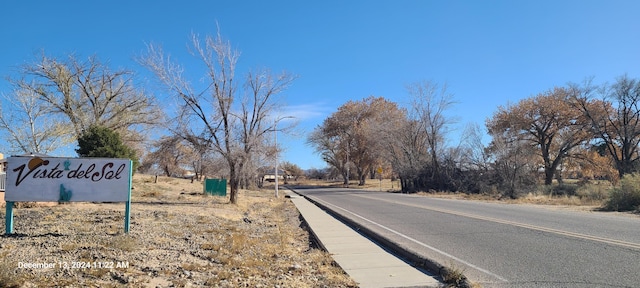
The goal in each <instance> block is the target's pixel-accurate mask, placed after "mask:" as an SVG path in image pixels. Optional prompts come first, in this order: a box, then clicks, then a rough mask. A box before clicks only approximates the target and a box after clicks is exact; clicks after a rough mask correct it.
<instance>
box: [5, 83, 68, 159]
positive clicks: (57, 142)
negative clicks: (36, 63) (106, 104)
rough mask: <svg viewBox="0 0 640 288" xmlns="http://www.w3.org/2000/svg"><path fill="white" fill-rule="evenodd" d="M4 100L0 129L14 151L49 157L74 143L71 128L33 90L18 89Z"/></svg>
mask: <svg viewBox="0 0 640 288" xmlns="http://www.w3.org/2000/svg"><path fill="white" fill-rule="evenodd" d="M3 98H4V99H3V100H4V101H3V105H2V106H1V107H0V130H4V131H5V132H6V133H7V137H5V140H7V141H8V142H9V144H10V145H11V149H12V150H13V151H14V152H22V153H42V154H48V153H51V152H53V151H55V150H56V149H58V148H61V147H63V146H65V145H67V144H69V143H70V142H71V140H72V138H71V137H70V134H71V133H69V132H71V131H70V130H69V129H68V126H65V125H64V124H63V123H62V121H61V120H60V119H59V118H58V117H55V116H54V115H51V110H50V109H49V107H48V106H46V105H44V103H42V102H40V101H38V95H37V94H35V93H33V91H30V90H25V89H20V88H18V89H16V90H14V91H13V92H12V93H11V94H9V95H3Z"/></svg>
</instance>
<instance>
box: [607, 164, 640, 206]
mask: <svg viewBox="0 0 640 288" xmlns="http://www.w3.org/2000/svg"><path fill="white" fill-rule="evenodd" d="M604 208H605V209H606V210H610V211H633V210H640V174H637V173H634V174H629V175H625V176H624V177H622V179H621V180H620V186H617V187H615V188H613V189H612V190H611V193H610V194H609V199H608V200H607V202H606V203H605V207H604Z"/></svg>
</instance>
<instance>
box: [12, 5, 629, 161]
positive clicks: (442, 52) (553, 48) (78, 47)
mask: <svg viewBox="0 0 640 288" xmlns="http://www.w3.org/2000/svg"><path fill="white" fill-rule="evenodd" d="M637 11H640V1H632V0H628V1H623V0H612V1H604V0H603V1H589V0H580V1H562V0H560V1H525V0H523V1H475V0H474V1H444V0H442V1H403V0H400V1H179V2H178V1H121V0H117V1H15V0H12V1H2V2H1V3H0V47H1V50H0V52H2V53H0V76H2V77H3V78H2V79H0V93H8V92H10V90H9V87H8V85H7V83H6V81H4V80H3V79H4V77H5V76H8V75H15V74H13V73H15V67H16V66H18V65H21V64H23V63H27V62H31V61H33V59H34V55H35V54H36V53H38V52H39V51H41V50H44V51H45V53H46V54H48V55H51V56H56V57H65V55H68V54H70V53H75V54H76V55H79V56H82V57H86V56H91V55H97V56H98V57H99V58H100V59H101V60H103V61H108V62H109V63H110V66H111V67H113V68H127V69H131V70H134V71H137V72H139V73H140V76H141V77H144V75H145V72H146V71H145V70H144V69H143V68H142V67H140V66H139V65H138V64H137V63H136V62H135V61H134V58H135V57H136V56H137V55H140V54H141V53H143V52H144V50H145V43H151V42H153V43H158V44H161V45H163V47H164V50H165V51H166V52H169V53H171V55H172V57H174V58H175V59H176V60H177V61H179V62H180V63H182V64H184V65H185V66H187V69H188V66H189V65H190V64H191V63H192V62H193V61H194V59H193V58H192V57H191V56H189V54H188V51H187V49H186V47H187V43H188V42H189V36H190V34H191V33H192V32H194V33H198V34H201V35H206V34H214V33H216V31H217V28H216V23H217V24H218V25H219V27H220V31H221V34H222V35H223V37H225V38H226V39H228V40H229V41H231V43H232V45H233V46H234V47H235V48H236V49H238V50H239V51H240V52H241V53H242V54H241V57H240V59H239V66H238V71H237V72H238V73H243V72H246V71H248V69H252V68H260V67H267V68H270V69H271V70H273V71H274V72H278V71H282V70H286V71H288V72H290V73H293V74H296V75H298V77H299V78H298V79H297V80H296V81H295V82H294V83H293V85H292V86H291V87H290V88H289V89H288V90H287V91H285V93H284V94H282V95H281V96H282V99H283V100H284V103H285V107H284V108H283V112H282V113H283V115H285V116H286V115H293V116H296V117H297V118H298V123H299V126H298V129H297V130H298V133H296V135H279V138H278V140H279V144H281V145H283V146H284V147H285V152H284V153H283V154H282V158H283V159H284V160H287V161H290V162H293V163H296V164H298V165H299V166H300V167H302V168H304V169H307V168H323V167H325V166H326V165H325V164H324V163H323V161H322V160H321V159H320V157H319V156H318V155H315V154H313V150H312V148H311V147H309V146H307V145H306V144H305V143H306V133H308V132H310V131H312V130H313V128H314V127H316V126H317V125H319V124H321V123H322V121H323V120H324V119H325V118H326V117H328V116H329V115H330V114H331V113H333V112H334V111H336V109H337V108H338V107H339V106H341V105H342V104H344V103H345V102H346V101H348V100H361V99H363V98H365V97H367V96H371V95H373V96H383V97H385V98H387V99H389V100H391V101H395V102H397V103H398V104H400V105H401V106H402V105H407V102H408V95H407V92H406V89H405V86H406V85H407V84H410V83H413V82H417V81H422V80H431V81H435V82H437V83H440V84H444V83H446V84H447V85H448V89H449V92H451V93H453V94H454V97H455V100H456V101H457V104H456V105H455V106H454V107H453V108H452V109H451V111H450V114H451V116H454V117H456V118H457V119H458V122H457V124H456V125H455V126H454V127H452V128H453V129H456V131H458V132H459V131H461V130H462V129H463V128H464V126H465V125H467V124H468V123H477V124H479V125H481V126H484V121H485V119H486V118H487V117H490V116H491V115H492V114H493V113H494V112H495V111H496V109H497V107H498V106H500V105H506V104H508V103H515V102H517V101H518V100H519V99H522V98H525V97H529V96H532V95H535V94H538V93H541V92H544V91H546V90H548V89H551V88H553V87H554V86H560V85H565V84H566V83H567V82H581V81H582V80H584V79H585V78H587V77H594V81H595V82H596V83H602V82H613V81H615V78H616V77H617V76H620V75H622V74H625V73H626V74H628V75H629V76H630V77H632V78H640V37H639V36H640V17H638V15H637ZM197 77H200V76H199V74H196V75H195V76H194V78H195V79H194V81H196V80H198V78H197ZM145 81H151V80H150V79H144V78H142V79H141V80H140V82H141V83H147V82H145ZM158 96H159V97H164V96H163V95H158ZM455 133H456V132H455V131H454V132H453V134H452V137H451V140H450V144H452V145H455V144H457V142H458V140H457V138H458V136H455Z"/></svg>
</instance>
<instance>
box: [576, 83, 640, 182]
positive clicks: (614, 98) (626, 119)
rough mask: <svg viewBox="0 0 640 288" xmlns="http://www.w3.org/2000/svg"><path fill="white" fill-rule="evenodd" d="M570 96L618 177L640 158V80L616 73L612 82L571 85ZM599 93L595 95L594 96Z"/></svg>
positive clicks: (636, 166) (630, 170)
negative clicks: (587, 121)
mask: <svg viewBox="0 0 640 288" xmlns="http://www.w3.org/2000/svg"><path fill="white" fill-rule="evenodd" d="M571 87H572V93H573V99H574V100H575V104H576V105H577V106H578V107H579V108H580V109H581V111H582V112H583V113H584V115H585V116H586V117H587V118H588V119H589V120H590V122H591V127H592V132H593V134H594V136H595V137H597V138H598V139H599V140H600V141H601V144H603V146H604V147H605V148H606V152H607V153H608V154H609V155H610V156H611V158H612V159H613V161H614V163H615V166H616V169H617V170H618V174H619V176H620V178H622V176H624V175H625V174H629V173H632V172H636V171H638V167H639V166H638V163H639V162H640V153H639V152H640V151H638V149H639V146H638V145H639V144H640V81H638V80H636V79H631V78H629V77H628V76H627V75H623V76H620V77H618V78H617V79H616V82H615V83H614V84H612V85H607V84H605V85H602V86H601V87H599V88H598V87H595V86H593V85H591V81H586V82H585V83H584V84H583V85H582V87H580V86H578V85H575V84H574V85H572V86H571ZM598 96H599V97H598Z"/></svg>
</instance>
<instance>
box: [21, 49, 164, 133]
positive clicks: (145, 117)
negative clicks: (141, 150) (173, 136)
mask: <svg viewBox="0 0 640 288" xmlns="http://www.w3.org/2000/svg"><path fill="white" fill-rule="evenodd" d="M20 73H21V76H22V77H21V78H19V79H10V81H11V82H12V83H13V84H14V85H16V86H17V87H19V88H20V89H22V90H24V91H29V92H30V93H33V94H35V95H38V100H39V101H40V102H42V103H44V104H45V105H46V110H47V112H48V113H52V114H59V115H64V116H65V117H66V118H67V119H68V122H67V123H68V125H70V127H71V131H73V136H74V138H77V137H78V136H79V135H81V134H82V132H83V131H85V130H87V129H88V128H89V127H90V126H91V125H98V126H103V127H106V128H109V129H111V130H114V131H118V132H120V133H121V135H123V137H124V138H125V139H124V140H125V141H126V140H130V139H131V138H132V137H133V136H138V134H139V133H134V132H133V131H136V129H141V128H144V126H149V125H155V124H157V123H158V122H159V121H160V119H161V115H162V111H161V110H160V109H159V107H158V106H157V105H156V103H155V98H154V97H153V96H152V95H149V94H146V93H145V92H144V91H142V90H140V89H136V88H135V85H134V78H133V72H131V71H128V70H117V71H111V70H110V69H109V68H108V67H107V66H106V65H104V64H103V63H101V62H100V61H99V60H98V58H97V57H96V56H92V57H89V58H88V59H87V60H86V61H82V60H80V59H78V58H76V57H75V56H73V55H71V56H69V57H68V58H67V59H66V60H64V61H63V60H59V59H55V58H50V57H47V56H45V55H44V54H43V55H42V56H41V57H40V58H39V59H37V61H36V62H35V63H32V64H27V65H24V66H22V67H21V68H20ZM138 132H139V131H138Z"/></svg>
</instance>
